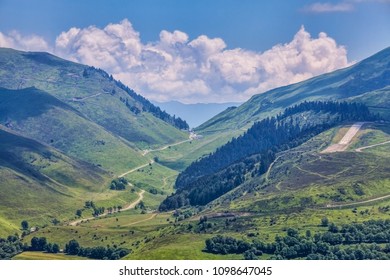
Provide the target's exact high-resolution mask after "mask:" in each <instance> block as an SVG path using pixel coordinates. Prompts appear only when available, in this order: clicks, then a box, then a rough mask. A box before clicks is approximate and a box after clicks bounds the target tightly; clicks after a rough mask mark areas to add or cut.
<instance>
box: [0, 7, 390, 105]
mask: <svg viewBox="0 0 390 280" xmlns="http://www.w3.org/2000/svg"><path fill="white" fill-rule="evenodd" d="M123 20H125V21H126V23H123ZM120 23H123V24H122V25H121V26H120V27H123V28H122V29H123V30H125V31H124V32H128V33H129V34H130V33H131V34H132V36H133V37H132V39H131V40H135V41H137V40H138V41H137V42H135V43H132V44H131V46H130V49H129V48H124V49H121V50H122V52H119V53H120V54H122V55H125V56H127V57H132V56H134V57H133V58H131V59H130V58H129V59H128V60H127V63H128V64H126V65H124V64H123V63H122V62H118V61H119V60H120V58H119V57H115V55H113V54H112V52H111V51H108V52H106V51H105V49H104V48H109V49H111V50H112V49H115V48H116V46H117V45H115V44H120V42H117V40H116V39H115V40H114V39H112V38H113V36H114V35H115V36H114V37H115V38H117V37H118V36H117V33H115V32H116V31H112V30H113V29H115V28H119V26H114V27H115V28H114V27H112V28H108V29H109V30H108V31H107V30H105V28H106V27H107V26H109V25H110V24H114V25H115V24H117V25H118V24H120ZM91 26H94V27H95V29H94V30H92V29H91ZM301 26H304V30H303V31H302V28H301ZM71 28H76V29H77V30H78V31H79V33H78V34H77V35H75V34H73V33H74V32H73V33H72V34H70V33H69V31H70V30H71ZM101 30H104V32H106V33H107V32H108V33H110V32H111V33H110V34H111V35H112V34H113V33H112V32H114V33H115V34H114V35H112V36H111V35H110V34H108V35H109V37H110V38H111V39H112V40H111V39H110V40H111V41H107V40H108V39H107V38H106V37H107V36H105V38H106V39H104V38H103V37H102V36H100V35H99V34H98V33H99V32H100V31H101ZM164 30H165V31H166V32H168V33H163V35H164V34H165V35H166V36H165V35H164V36H165V37H164V36H163V37H164V38H165V39H166V40H168V39H167V38H168V37H169V40H170V41H169V42H170V44H171V47H170V48H169V49H167V46H166V45H165V47H164V46H163V39H162V38H163V37H162V31H164ZM175 31H178V32H179V31H180V32H181V33H174V32H175ZM62 32H65V33H66V32H68V33H67V37H66V40H68V41H66V42H67V45H66V46H64V45H63V44H64V40H62V45H61V46H60V47H59V43H58V38H59V37H60V35H61V33H62ZM88 32H89V33H88ZM321 32H323V33H324V34H325V35H326V36H325V37H324V35H322V37H321V36H319V34H320V33H321ZM174 34H176V35H174ZM183 34H184V35H183ZM71 35H72V36H71ZM106 35H107V34H106ZM171 35H172V36H171ZM307 35H309V36H310V38H309V39H308V38H307ZM121 36H122V35H121ZM121 36H119V37H120V38H121V40H122V39H123V40H125V39H124V37H126V36H125V35H123V36H124V37H121ZM167 36H168V37H167ZM92 37H93V38H94V39H93V40H103V41H104V40H106V41H104V43H100V45H99V46H98V48H99V52H98V53H96V49H93V50H91V48H93V44H91V41H88V39H91V38H92ZM128 37H129V36H128ZM70 38H71V40H70ZM303 38H306V39H303ZM63 39H64V36H63ZM197 39H200V40H197ZM214 39H215V40H214ZM216 39H220V41H218V40H216ZM294 39H296V40H295V41H294ZM316 39H318V40H317V41H315V40H316ZM325 39H326V40H325ZM69 40H70V41H71V43H69ZM91 40H92V39H91ZM113 40H114V41H115V42H114V41H113ZM129 40H130V39H129ZM175 40H176V41H175ZM213 40H214V41H213ZM301 40H305V42H306V43H299V42H301ZM329 40H333V41H334V44H333V45H332V44H330V42H329ZM87 41H88V42H87ZM325 41H326V42H325ZM82 42H87V43H85V45H83V46H81V43H82ZM99 42H100V41H99ZM165 42H167V41H165ZM173 43H174V44H175V48H173ZM309 43H310V44H309ZM322 43H324V44H322ZM325 43H326V44H325ZM178 44H182V45H183V46H182V47H180V49H178V48H177V45H178ZM122 45H123V44H122ZM331 45H332V46H331ZM0 46H4V47H14V48H19V49H23V50H43V51H50V52H54V53H55V54H57V55H60V56H62V57H65V58H68V59H71V60H74V61H78V62H81V63H86V64H95V65H96V66H98V67H101V68H103V69H105V70H107V71H109V72H111V73H113V74H114V76H115V77H117V78H121V80H123V81H125V82H127V83H129V86H132V87H134V88H135V89H136V90H138V91H140V93H141V94H144V95H146V96H147V97H150V98H152V99H155V100H159V101H164V100H168V99H175V100H181V101H184V102H195V101H196V100H199V101H212V102H216V101H243V100H245V99H247V98H249V97H250V95H251V94H253V93H255V92H256V91H259V92H261V91H264V90H267V89H268V88H270V87H273V86H279V85H283V84H286V83H289V82H296V81H298V80H300V79H304V78H308V77H310V75H312V76H313V75H317V74H321V73H324V72H328V71H331V70H334V69H337V68H341V67H345V66H347V65H350V64H351V63H353V62H355V61H359V60H361V59H363V58H366V57H368V56H369V55H372V54H374V53H375V52H377V51H380V50H381V49H383V48H386V47H389V46H390V1H389V0H345V1H343V0H341V1H307V0H306V1H304V0H300V1H280V0H277V1H257V0H239V1H237V0H197V1H188V0H187V1H186V0H180V1H179V0H164V1H162V0H142V1H137V0H133V1H122V0H116V1H115V0H114V1H99V0H95V1H72V0H67V1H58V0H57V1H49V0H42V1H38V0H37V1H21V0H0ZM275 46H279V47H280V48H279V49H278V52H277V53H278V57H280V55H281V54H283V55H284V54H286V53H287V54H286V55H288V57H289V59H290V58H291V56H292V54H291V50H292V49H294V48H295V49H294V51H295V53H297V55H298V53H300V51H297V49H299V48H302V47H303V46H304V47H303V48H304V49H305V50H308V48H310V49H313V48H317V49H318V50H315V51H313V52H315V53H318V51H320V50H321V51H322V50H323V49H324V48H328V51H327V52H324V53H323V55H324V56H325V55H327V56H330V55H332V56H334V57H338V58H337V59H334V61H333V60H332V61H329V62H326V63H325V62H324V61H322V62H321V63H322V65H323V66H322V69H319V68H318V67H317V66H318V63H317V62H318V61H315V60H314V59H321V57H318V56H317V58H313V54H308V55H310V57H312V58H313V60H312V64H310V65H303V64H299V65H298V64H296V63H295V62H294V65H291V63H290V64H288V65H283V66H280V67H279V66H278V67H277V68H279V69H281V70H280V71H290V72H291V75H290V78H289V79H285V80H275V79H273V80H272V79H271V75H272V74H273V75H281V74H283V72H279V73H278V72H275V71H276V70H275V69H270V68H269V66H267V61H268V62H269V63H270V62H272V61H273V59H274V57H273V56H272V54H275V52H273V53H268V56H262V54H264V53H267V52H270V51H271V50H274V49H273V48H275ZM283 46H284V48H282V47H283ZM189 48H190V49H191V51H192V52H193V53H192V54H188V51H189V50H188V49H189ZM87 49H88V51H90V53H87ZM206 49H207V51H206ZM138 50H140V51H138ZM274 51H275V50H274ZM288 51H289V52H288ZM177 53H179V54H178V57H176V56H175V54H177ZM105 55H107V61H111V62H110V63H107V61H104V62H103V61H102V60H104V58H105ZM156 55H158V57H159V58H156V57H157V56H156ZM251 55H253V56H254V57H256V59H258V63H257V64H255V65H254V64H252V63H251V62H250V60H249V57H250V56H251ZM146 56H147V57H149V58H148V60H147V59H146V60H147V63H145V64H144V62H145V57H146ZM172 56H173V57H172ZM91 57H100V60H96V61H94V60H91ZM161 57H163V59H162V60H161ZM159 59H160V60H159ZM294 59H295V58H294ZM299 59H301V58H299ZM284 60H285V59H284ZM304 60H307V57H306V58H304ZM158 61H160V63H159V64H158V63H157V62H158ZM115 63H116V64H115ZM156 63H157V64H158V68H159V69H163V70H166V72H164V75H162V74H161V73H158V75H159V76H161V79H162V80H167V79H168V80H169V81H170V83H169V84H164V83H163V82H162V81H157V74H156V73H154V74H153V73H151V71H147V70H146V69H151V67H152V64H153V65H154V67H155V69H156V67H157V66H156V65H157V64H156ZM186 63H187V64H186ZM189 63H194V65H195V64H196V65H197V66H198V68H199V67H204V69H203V70H202V71H203V72H201V73H198V74H196V77H194V75H193V74H191V75H189V74H188V73H190V72H191V69H192V68H191V66H190V65H189ZM210 63H211V64H210ZM119 64H120V65H119ZM179 64H180V65H187V66H188V67H186V68H185V69H184V70H183V69H179V68H180V67H179V66H178V65H179ZM206 64H207V65H206ZM129 65H131V67H130V66H129ZM178 67H179V68H178ZM245 67H248V68H247V69H246V70H245ZM313 67H314V68H313ZM141 68H142V70H140V69H141ZM181 68H183V67H181ZM232 68H235V69H236V70H237V71H233V70H234V69H233V70H232ZM241 68H242V69H241ZM252 68H253V69H254V68H256V69H260V68H261V69H260V70H259V71H257V72H256V73H255V72H253V71H252V70H250V69H252ZM215 69H217V70H215ZM239 70H240V71H239ZM140 71H141V72H142V73H141V74H142V75H141V74H140ZM154 72H155V70H154ZM173 72H175V73H180V75H176V76H175V75H174V74H173ZM192 72H194V71H193V70H192ZM192 72H191V73H192ZM206 72H207V75H208V76H207V77H206V76H205V75H206V74H205V73H206ZM218 73H219V74H220V75H219V76H218ZM152 74H153V75H152ZM133 76H136V78H131V77H133ZM190 76H191V77H190ZM129 77H130V78H129ZM242 77H243V78H242ZM229 79H230V80H229ZM256 79H257V80H256ZM270 79H271V80H270ZM139 80H140V81H141V82H139ZM148 80H149V81H150V80H153V81H156V83H155V84H150V83H148V82H147V81H148ZM179 80H180V81H184V82H182V83H179ZM215 80H218V81H219V82H218V83H216V82H215ZM186 81H188V83H185V82H186ZM211 81H213V82H211ZM261 83H263V86H260V84H261ZM186 88H192V89H193V92H192V93H191V92H189V93H186V94H183V93H180V92H183V90H185V89H186ZM217 91H218V92H222V93H219V94H217ZM181 94H182V95H181Z"/></svg>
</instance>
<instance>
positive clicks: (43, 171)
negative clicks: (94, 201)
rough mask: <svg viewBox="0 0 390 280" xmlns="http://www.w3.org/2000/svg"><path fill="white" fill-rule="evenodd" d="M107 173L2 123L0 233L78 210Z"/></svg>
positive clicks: (106, 179)
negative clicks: (25, 222)
mask: <svg viewBox="0 0 390 280" xmlns="http://www.w3.org/2000/svg"><path fill="white" fill-rule="evenodd" d="M110 177H111V176H110V174H108V173H107V172H106V171H104V170H102V169H100V168H98V167H96V166H94V165H92V164H89V163H87V162H84V161H80V160H77V159H74V158H71V157H68V156H66V155H64V154H63V153H61V152H60V151H58V150H56V149H53V148H52V147H49V146H47V145H44V144H41V143H39V142H37V141H35V140H32V139H28V138H25V137H23V136H21V135H19V134H17V133H15V132H13V131H12V130H10V129H8V128H6V127H3V126H0V178H1V183H0V192H1V204H0V234H2V233H3V232H4V231H6V232H7V231H8V232H12V231H14V232H15V231H17V230H18V225H19V223H20V221H21V220H23V219H28V220H29V221H31V222H38V221H39V222H42V221H46V223H49V222H51V220H52V219H54V218H57V219H61V218H64V217H69V216H72V215H73V214H74V211H75V205H79V206H82V205H83V203H84V202H83V200H84V198H86V197H89V196H90V195H91V194H92V193H96V192H101V191H102V190H104V189H105V188H106V185H107V184H108V182H109V180H110Z"/></svg>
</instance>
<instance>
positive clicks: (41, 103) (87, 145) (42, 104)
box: [0, 88, 147, 174]
mask: <svg viewBox="0 0 390 280" xmlns="http://www.w3.org/2000/svg"><path fill="white" fill-rule="evenodd" d="M0 123H1V124H3V125H5V126H7V127H8V128H9V129H12V130H14V131H17V132H18V133H21V134H23V135H25V136H27V137H29V138H32V139H35V140H38V141H40V142H43V143H46V144H48V145H50V146H52V147H55V148H56V149H59V150H61V151H63V152H64V153H66V154H67V155H70V156H73V157H77V158H79V159H82V160H85V161H88V162H90V163H92V164H94V165H96V166H100V167H102V168H104V169H106V170H109V171H112V172H114V173H116V174H118V173H122V172H124V171H126V170H127V169H130V168H134V167H135V166H138V165H141V164H142V163H147V160H146V159H144V158H143V157H142V156H141V155H140V154H139V153H138V152H137V151H136V150H135V149H134V148H131V146H130V144H129V143H128V142H127V141H125V140H122V139H120V138H118V137H116V136H115V135H113V134H112V133H110V132H109V131H107V130H105V129H104V128H103V127H101V126H99V125H97V124H96V123H93V122H92V121H90V120H89V119H87V118H86V117H84V116H83V115H82V114H81V113H80V112H78V111H77V110H75V109H73V108H72V107H70V106H69V105H67V104H65V103H63V102H62V101H60V100H58V99H56V98H55V97H53V96H51V95H49V94H48V93H46V92H43V91H41V90H38V89H36V88H27V89H23V90H7V89H1V88H0Z"/></svg>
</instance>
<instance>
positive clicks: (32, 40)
mask: <svg viewBox="0 0 390 280" xmlns="http://www.w3.org/2000/svg"><path fill="white" fill-rule="evenodd" d="M0 47H3V48H13V49H18V50H25V51H27V50H29V51H51V49H50V48H49V44H48V43H47V42H46V41H45V39H44V38H42V37H40V36H37V35H29V36H23V35H21V34H20V33H19V32H17V31H12V32H10V33H9V34H4V33H2V32H0Z"/></svg>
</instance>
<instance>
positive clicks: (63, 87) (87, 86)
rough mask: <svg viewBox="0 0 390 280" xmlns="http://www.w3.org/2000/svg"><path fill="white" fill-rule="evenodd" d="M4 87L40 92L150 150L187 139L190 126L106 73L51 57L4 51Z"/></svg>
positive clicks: (0, 55) (0, 78) (0, 58)
mask: <svg viewBox="0 0 390 280" xmlns="http://www.w3.org/2000/svg"><path fill="white" fill-rule="evenodd" d="M0 86H1V87H3V88H7V89H24V88H30V87H35V88H37V89H39V90H42V91H45V92H47V93H49V94H50V95H52V96H54V97H55V98H57V99H58V100H60V101H62V102H63V103H65V104H67V105H69V106H71V107H72V108H73V109H75V110H77V111H78V112H80V113H81V114H82V115H83V116H84V117H85V118H87V119H89V120H91V121H93V122H94V123H96V124H98V125H100V126H101V127H103V128H104V129H105V130H107V131H108V132H110V133H113V134H116V135H118V136H120V137H122V138H124V139H125V140H127V141H129V142H131V143H134V145H135V146H136V147H139V148H148V147H149V146H151V147H153V146H158V145H160V144H166V143H170V142H176V141H177V140H180V139H181V140H184V139H186V137H187V135H186V133H184V132H182V131H180V130H181V129H187V128H188V125H187V124H186V123H185V122H184V121H183V120H181V119H177V118H174V117H172V116H170V115H168V114H167V113H164V112H162V111H161V110H160V109H159V108H158V107H156V106H154V105H153V104H152V103H150V102H149V101H148V100H147V99H145V98H144V97H142V96H140V95H138V94H137V93H135V92H134V91H133V90H131V89H129V88H128V87H126V86H125V85H123V84H122V83H121V82H119V81H116V80H114V79H113V78H112V76H110V75H108V74H107V73H106V72H104V71H103V70H100V69H96V68H94V67H89V66H86V65H82V64H77V63H73V62H70V61H66V60H63V59H61V58H58V57H56V56H53V55H51V54H48V53H41V52H21V51H16V50H13V49H6V48H0Z"/></svg>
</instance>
